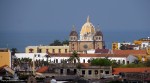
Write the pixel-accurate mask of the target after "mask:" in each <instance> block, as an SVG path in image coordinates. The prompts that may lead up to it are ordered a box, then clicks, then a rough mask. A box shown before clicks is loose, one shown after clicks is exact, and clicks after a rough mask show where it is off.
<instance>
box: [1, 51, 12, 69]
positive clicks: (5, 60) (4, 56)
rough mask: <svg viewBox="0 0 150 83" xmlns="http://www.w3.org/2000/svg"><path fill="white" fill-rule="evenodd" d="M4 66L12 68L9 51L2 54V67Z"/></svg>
mask: <svg viewBox="0 0 150 83" xmlns="http://www.w3.org/2000/svg"><path fill="white" fill-rule="evenodd" d="M4 65H8V66H9V67H11V53H10V51H9V50H8V51H7V52H0V67H1V66H4Z"/></svg>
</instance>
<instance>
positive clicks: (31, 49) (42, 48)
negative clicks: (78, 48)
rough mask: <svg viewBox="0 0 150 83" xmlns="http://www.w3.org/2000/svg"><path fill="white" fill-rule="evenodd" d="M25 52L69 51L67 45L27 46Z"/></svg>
mask: <svg viewBox="0 0 150 83" xmlns="http://www.w3.org/2000/svg"><path fill="white" fill-rule="evenodd" d="M25 52H26V53H46V52H49V53H69V46H67V45H63V46H27V47H26V49H25Z"/></svg>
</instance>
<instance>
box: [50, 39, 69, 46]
mask: <svg viewBox="0 0 150 83" xmlns="http://www.w3.org/2000/svg"><path fill="white" fill-rule="evenodd" d="M64 44H67V45H69V41H68V40H64V41H62V42H61V41H60V40H54V41H53V42H52V43H50V44H49V45H50V46H62V45H64Z"/></svg>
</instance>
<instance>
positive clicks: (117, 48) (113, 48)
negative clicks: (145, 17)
mask: <svg viewBox="0 0 150 83" xmlns="http://www.w3.org/2000/svg"><path fill="white" fill-rule="evenodd" d="M119 49H120V48H119V47H118V42H113V43H112V50H119Z"/></svg>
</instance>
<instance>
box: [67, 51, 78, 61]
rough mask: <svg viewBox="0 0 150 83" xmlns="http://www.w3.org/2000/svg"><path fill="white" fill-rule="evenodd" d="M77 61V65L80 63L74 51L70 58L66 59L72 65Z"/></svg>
mask: <svg viewBox="0 0 150 83" xmlns="http://www.w3.org/2000/svg"><path fill="white" fill-rule="evenodd" d="M76 60H77V61H78V63H80V58H79V56H78V53H77V52H76V51H73V53H72V55H71V56H70V58H69V59H68V61H69V62H71V63H73V61H76Z"/></svg>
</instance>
